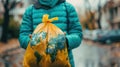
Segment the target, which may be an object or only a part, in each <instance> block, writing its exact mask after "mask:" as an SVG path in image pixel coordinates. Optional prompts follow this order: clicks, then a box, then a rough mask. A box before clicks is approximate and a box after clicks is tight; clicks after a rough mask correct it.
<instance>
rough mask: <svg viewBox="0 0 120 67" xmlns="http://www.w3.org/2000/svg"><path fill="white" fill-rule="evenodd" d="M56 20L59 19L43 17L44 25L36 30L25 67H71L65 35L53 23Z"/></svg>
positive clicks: (24, 63) (26, 53)
mask: <svg viewBox="0 0 120 67" xmlns="http://www.w3.org/2000/svg"><path fill="white" fill-rule="evenodd" d="M55 20H58V17H54V18H52V19H49V15H47V14H45V15H43V19H42V22H43V23H41V24H39V25H38V26H37V27H36V29H35V30H34V32H33V34H32V37H31V39H30V42H29V44H28V47H27V49H26V52H25V55H24V60H23V66H24V67H71V65H70V62H69V58H68V50H67V45H66V37H65V34H64V32H63V31H61V30H60V29H59V28H58V27H57V26H55V25H54V24H52V23H51V22H53V21H55Z"/></svg>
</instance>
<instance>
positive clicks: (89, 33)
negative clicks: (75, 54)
mask: <svg viewBox="0 0 120 67" xmlns="http://www.w3.org/2000/svg"><path fill="white" fill-rule="evenodd" d="M91 36H92V31H90V30H84V31H83V38H84V39H90V40H91V39H92V37H91Z"/></svg>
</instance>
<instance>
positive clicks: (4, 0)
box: [1, 0, 16, 42]
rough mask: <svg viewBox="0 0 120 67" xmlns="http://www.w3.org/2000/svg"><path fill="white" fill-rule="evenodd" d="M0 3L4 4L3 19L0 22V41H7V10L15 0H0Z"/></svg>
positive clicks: (13, 5) (12, 5)
mask: <svg viewBox="0 0 120 67" xmlns="http://www.w3.org/2000/svg"><path fill="white" fill-rule="evenodd" d="M2 4H3V6H4V10H5V12H4V21H3V24H2V29H3V31H2V32H3V33H2V38H1V41H2V42H7V35H8V25H9V20H10V19H9V11H10V10H11V9H13V8H14V7H15V4H16V1H15V0H11V1H10V0H2Z"/></svg>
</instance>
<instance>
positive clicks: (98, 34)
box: [92, 29, 108, 41]
mask: <svg viewBox="0 0 120 67" xmlns="http://www.w3.org/2000/svg"><path fill="white" fill-rule="evenodd" d="M107 32H108V31H106V30H100V29H96V30H93V31H92V40H93V41H94V40H96V39H98V38H100V37H101V36H103V35H105V34H106V33H107Z"/></svg>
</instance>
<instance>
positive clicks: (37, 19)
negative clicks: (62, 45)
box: [19, 0, 82, 67]
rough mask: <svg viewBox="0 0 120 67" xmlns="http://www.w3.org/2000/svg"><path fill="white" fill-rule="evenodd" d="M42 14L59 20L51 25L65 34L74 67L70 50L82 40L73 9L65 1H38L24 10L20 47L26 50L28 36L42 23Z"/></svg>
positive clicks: (72, 64) (78, 23)
mask: <svg viewBox="0 0 120 67" xmlns="http://www.w3.org/2000/svg"><path fill="white" fill-rule="evenodd" d="M48 3H49V4H48ZM66 9H67V12H66ZM44 14H49V15H50V18H52V17H56V16H57V17H58V18H59V20H58V21H54V22H52V23H53V24H55V25H56V26H57V27H59V28H60V29H61V30H62V31H63V32H66V38H67V41H68V51H69V59H70V63H71V66H72V67H74V61H73V55H72V49H73V48H76V47H78V46H79V45H80V43H81V40H82V29H81V25H80V22H79V19H78V16H77V13H76V11H75V9H74V7H73V6H72V5H71V4H69V3H67V2H65V0H48V1H44V0H39V1H38V2H36V3H35V4H34V5H31V6H29V7H28V8H27V9H26V11H25V13H24V15H23V20H22V24H21V27H20V35H19V41H20V45H21V47H22V48H25V49H26V48H27V45H28V42H29V40H30V38H29V34H32V32H33V31H34V29H35V28H36V26H37V25H38V24H40V23H41V22H42V16H43V15H44ZM67 15H68V17H67ZM68 20H69V22H68ZM68 23H69V24H68Z"/></svg>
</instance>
